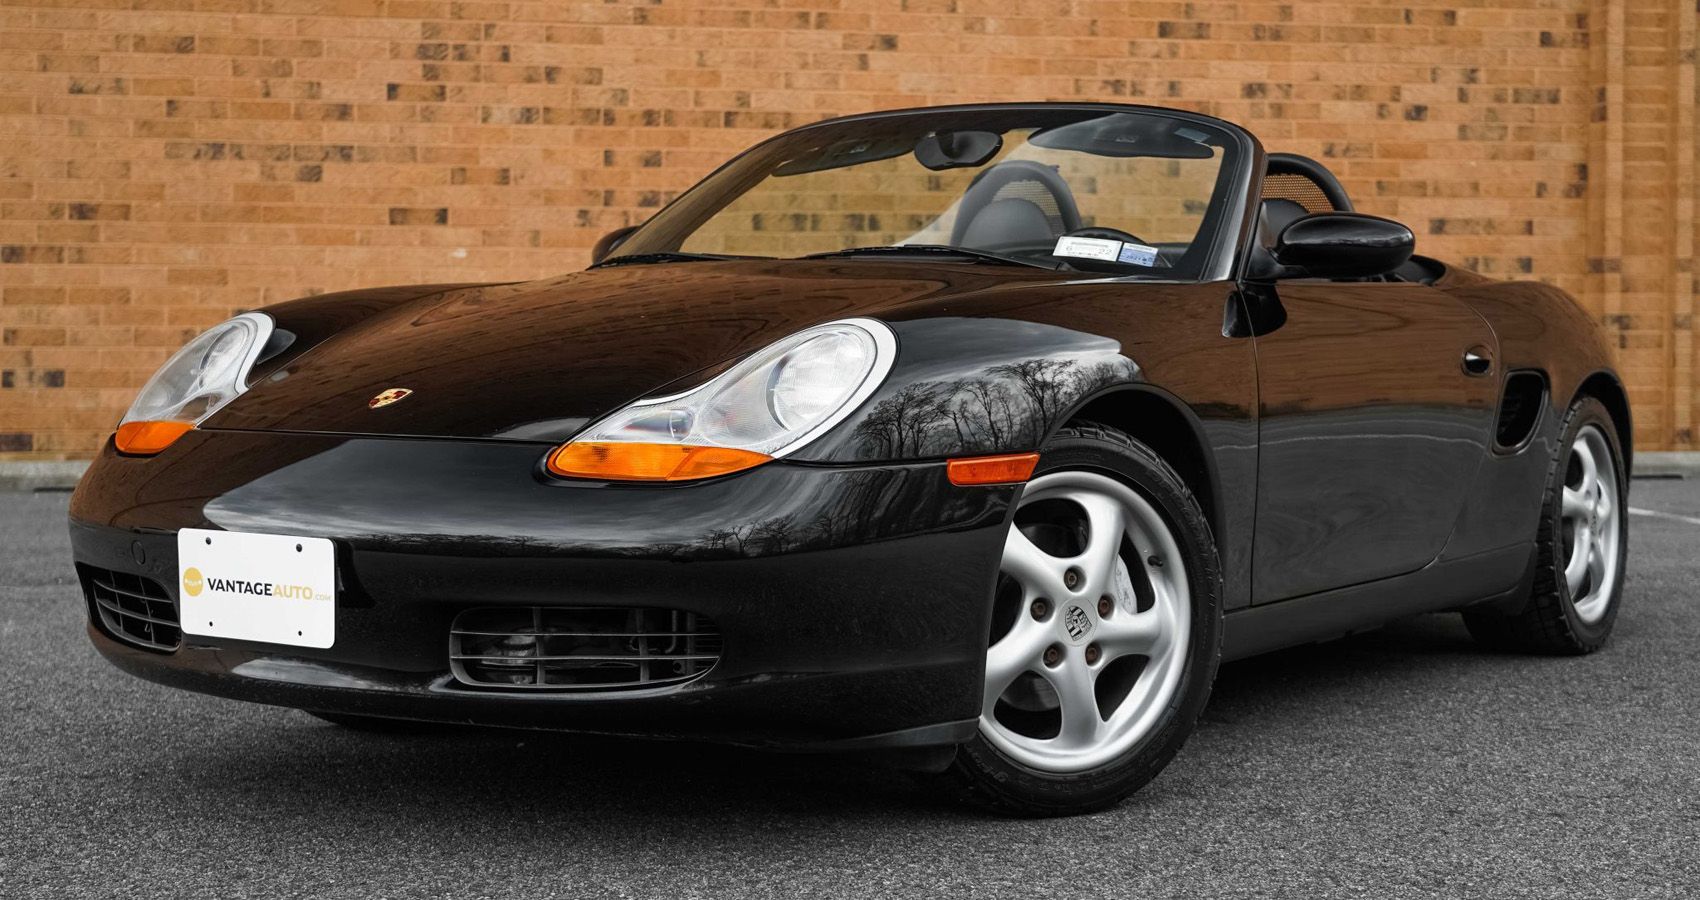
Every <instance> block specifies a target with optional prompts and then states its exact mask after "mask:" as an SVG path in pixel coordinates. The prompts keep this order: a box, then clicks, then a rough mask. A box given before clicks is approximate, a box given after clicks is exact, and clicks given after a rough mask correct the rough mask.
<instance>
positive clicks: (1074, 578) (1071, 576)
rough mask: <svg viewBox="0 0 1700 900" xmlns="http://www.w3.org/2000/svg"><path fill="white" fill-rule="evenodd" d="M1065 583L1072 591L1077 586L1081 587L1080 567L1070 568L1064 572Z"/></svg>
mask: <svg viewBox="0 0 1700 900" xmlns="http://www.w3.org/2000/svg"><path fill="white" fill-rule="evenodd" d="M1063 585H1064V586H1066V587H1067V588H1068V589H1069V590H1071V591H1072V590H1074V589H1075V588H1077V587H1079V586H1080V570H1079V569H1069V570H1068V571H1067V572H1064V573H1063Z"/></svg>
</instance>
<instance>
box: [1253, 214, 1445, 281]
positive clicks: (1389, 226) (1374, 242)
mask: <svg viewBox="0 0 1700 900" xmlns="http://www.w3.org/2000/svg"><path fill="white" fill-rule="evenodd" d="M1416 247H1417V238H1416V235H1413V234H1412V233H1411V229H1409V228H1406V227H1405V226H1404V225H1401V224H1399V223H1398V222H1395V221H1393V220H1391V219H1383V218H1380V217H1378V216H1366V215H1364V214H1362V213H1349V212H1325V213H1314V214H1312V215H1308V216H1305V217H1304V218H1302V219H1296V220H1294V221H1293V223H1292V224H1290V225H1288V226H1287V227H1286V228H1284V229H1282V230H1281V236H1280V237H1278V238H1276V239H1275V248H1274V250H1273V251H1272V252H1273V255H1274V257H1275V262H1276V263H1278V264H1280V266H1281V268H1282V269H1283V270H1284V271H1282V272H1281V273H1280V274H1279V276H1278V277H1282V278H1373V277H1375V276H1377V275H1386V274H1387V273H1388V272H1391V271H1393V270H1394V269H1397V268H1399V267H1400V266H1402V265H1404V264H1405V261H1406V260H1408V259H1410V258H1411V253H1412V252H1413V251H1415V250H1416Z"/></svg>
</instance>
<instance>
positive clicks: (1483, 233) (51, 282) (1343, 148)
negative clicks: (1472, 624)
mask: <svg viewBox="0 0 1700 900" xmlns="http://www.w3.org/2000/svg"><path fill="white" fill-rule="evenodd" d="M1695 19H1696V12H1695V6H1694V3H1693V0H1479V2H1474V3H1471V4H1470V5H1468V6H1467V7H1462V8H1459V7H1452V6H1444V5H1440V4H1425V3H1419V2H1416V0H1405V2H1402V3H1378V2H1351V3H1334V2H1327V3H1312V2H1297V0H1294V2H1191V3H1183V2H1131V3H1130V2H1108V0H1072V2H1067V0H724V2H682V0H681V2H673V0H664V2H639V3H627V2H495V0H492V2H482V0H466V2H455V0H64V2H26V0H0V458H6V457H32V458H54V457H79V456H87V455H89V454H90V453H92V452H93V451H94V450H95V449H96V448H97V447H98V446H99V444H100V442H101V440H103V439H104V437H105V435H106V434H107V433H108V432H109V431H110V429H111V428H112V426H113V425H114V423H115V422H116V419H117V417H118V416H119V414H120V413H121V412H122V410H123V408H124V407H125V406H126V405H127V404H128V402H129V400H130V398H131V395H132V393H133V392H134V390H135V388H136V387H137V386H138V385H139V384H140V382H141V381H142V380H143V379H144V378H145V377H146V376H147V374H148V373H149V372H150V371H151V370H152V369H153V367H154V366H155V365H157V364H158V363H159V362H160V360H162V359H163V358H164V357H165V356H166V355H167V354H168V353H169V352H170V351H171V350H172V349H173V348H175V347H176V346H178V345H179V344H180V343H181V342H182V341H183V340H184V339H185V338H186V337H188V336H189V335H190V334H191V333H192V332H194V331H195V330H196V329H199V328H202V327H205V326H207V325H209V324H212V323H213V322H216V321H218V320H220V319H222V318H224V317H225V316H227V315H229V314H230V313H231V312H232V311H234V310H237V309H242V308H246V307H251V306H255V305H259V304H264V303H270V302H274V301H278V300H283V299H287V298H289V297H293V296H298V295H301V294H305V293H311V292H318V291H327V290H335V289H341V288H349V287H357V286H361V285H378V284H388V283H403V282H422V281H444V280H449V281H477V280H496V279H517V278H528V277H533V276H542V275H546V274H550V273H554V272H560V271H564V270H570V269H574V268H578V267H580V266H582V265H583V264H584V262H585V261H586V256H587V251H588V248H589V246H590V244H591V243H592V242H593V241H594V240H595V239H596V237H597V236H598V235H600V234H601V233H603V232H604V231H607V230H609V229H611V228H614V227H617V226H620V225H624V224H627V223H630V222H635V221H638V220H641V219H642V218H643V217H644V216H646V215H648V214H649V213H650V212H651V211H652V210H654V209H655V208H656V207H657V206H659V205H660V204H662V203H663V202H665V201H666V200H667V199H668V198H669V197H671V196H672V195H673V194H674V193H675V192H676V191H678V190H679V189H681V188H683V187H685V186H687V185H689V184H690V183H691V182H692V181H694V180H696V179H697V178H698V177H700V176H701V175H702V174H704V173H705V172H706V171H708V170H709V169H710V168H711V167H713V166H714V165H716V164H717V163H718V162H720V161H721V160H722V159H723V158H724V157H726V156H727V155H729V154H731V153H733V152H735V151H737V150H739V149H741V148H743V147H745V146H747V145H748V144H750V143H753V142H754V141H756V140H758V139H760V138H762V137H764V136H766V135H768V134H770V133H772V132H773V131H775V130H777V129H782V128H785V127H789V126H792V125H797V124H801V123H804V122H808V121H812V120H815V119H819V118H822V117H826V116H830V115H835V114H841V113H849V112H857V111H863V110H869V109H878V108H889V107H897V106H911V105H918V104H927V103H946V102H961V101H973V100H995V99H1074V98H1087V99H1104V100H1130V101H1135V102H1147V103H1157V104H1165V105H1172V106H1178V107H1183V108H1188V109H1195V110H1200V111H1204V112H1209V113H1214V114H1216V115H1220V116H1224V117H1226V118H1229V119H1233V120H1236V121H1239V122H1242V123H1244V124H1246V125H1248V126H1249V127H1251V128H1252V129H1253V130H1254V131H1256V132H1257V133H1258V134H1259V135H1260V136H1261V137H1262V139H1263V141H1264V143H1265V144H1266V145H1267V146H1268V147H1269V148H1271V149H1275V150H1292V151H1297V152H1300V153H1306V154H1310V155H1314V156H1317V157H1321V158H1324V159H1325V160H1327V161H1328V163H1329V164H1330V165H1331V166H1333V167H1334V168H1335V169H1336V171H1338V172H1339V173H1340V174H1341V176H1342V177H1343V179H1344V180H1345V182H1346V185H1347V188H1348V189H1349V190H1350V191H1351V193H1352V194H1353V196H1354V198H1355V199H1356V200H1357V202H1358V204H1359V206H1360V207H1361V208H1362V209H1364V210H1366V211H1370V212H1376V213H1381V214H1384V215H1389V216H1393V217H1396V218H1400V219H1402V220H1404V221H1406V222H1408V223H1409V224H1411V225H1412V226H1413V227H1414V228H1415V229H1416V231H1417V233H1418V235H1419V244H1420V246H1421V248H1422V250H1423V251H1425V252H1428V253H1431V254H1434V255H1438V256H1442V257H1445V258H1449V259H1453V260H1455V261H1458V262H1462V263H1465V264H1467V265H1470V266H1472V267H1474V268H1477V269H1479V270H1481V271H1483V272H1487V273H1489V274H1493V275H1501V276H1527V277H1534V278H1540V279H1545V280H1548V281H1551V282H1553V283H1556V284H1559V285H1561V286H1563V287H1565V288H1567V289H1569V290H1571V291H1573V292H1575V293H1577V294H1578V295H1579V296H1580V297H1581V298H1582V299H1583V302H1584V303H1585V304H1586V305H1587V306H1588V308H1589V309H1590V310H1592V311H1594V312H1595V313H1597V314H1598V315H1599V316H1600V317H1601V321H1602V322H1603V323H1604V324H1605V325H1606V326H1607V327H1608V328H1609V329H1610V330H1611V332H1612V333H1613V335H1614V337H1615V338H1616V341H1617V344H1618V346H1619V348H1620V351H1619V352H1620V362H1621V364H1622V366H1623V370H1624V372H1625V373H1626V375H1627V377H1628V379H1629V381H1630V387H1631V390H1632V393H1633V395H1634V400H1635V404H1636V411H1637V414H1638V416H1639V419H1638V422H1637V431H1638V439H1639V442H1640V444H1641V446H1642V447H1644V448H1648V449H1653V448H1678V449H1693V448H1695V447H1697V446H1700V436H1697V433H1696V425H1695V422H1696V419H1697V417H1700V392H1697V391H1696V389H1695V388H1696V371H1695V358H1694V357H1695V342H1694V329H1695V322H1694V316H1693V307H1694V303H1693V296H1694V290H1695V279H1696V277H1697V276H1696V272H1695V267H1694V259H1695V257H1696V253H1697V249H1700V247H1697V240H1700V237H1697V234H1696V229H1695V227H1694V223H1693V217H1694V212H1695V208H1696V200H1697V191H1700V183H1697V179H1696V178H1695V167H1696V141H1695V128H1696V125H1695V103H1696V100H1695V48H1696V37H1695Z"/></svg>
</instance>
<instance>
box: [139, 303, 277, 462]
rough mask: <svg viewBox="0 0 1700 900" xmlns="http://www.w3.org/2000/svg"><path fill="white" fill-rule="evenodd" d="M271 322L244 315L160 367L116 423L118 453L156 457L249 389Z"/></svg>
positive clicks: (200, 338) (260, 316)
mask: <svg viewBox="0 0 1700 900" xmlns="http://www.w3.org/2000/svg"><path fill="white" fill-rule="evenodd" d="M271 334H272V319H271V316H268V315H266V314H265V313H243V314H242V315H240V316H237V317H236V318H234V319H231V320H230V321H228V322H225V323H223V324H221V325H215V326H213V327H212V328H210V329H208V330H207V331H205V332H202V333H201V334H200V335H199V336H197V337H196V338H195V339H194V340H192V341H190V342H189V343H187V344H185V345H184V346H183V349H181V350H179V351H177V353H176V354H175V355H173V356H172V357H171V358H170V359H168V360H166V362H165V365H163V366H161V367H160V369H159V371H158V372H155V373H154V376H153V377H152V378H150V379H148V383H147V384H146V385H144V386H143V387H142V392H141V393H140V394H137V395H136V402H134V403H132V404H130V410H129V412H126V413H125V414H124V419H123V421H121V422H120V423H119V425H118V435H117V437H116V439H115V440H116V443H117V445H118V449H119V451H120V452H123V453H135V454H149V453H158V452H159V451H161V450H164V449H165V448H166V447H169V446H171V443H172V442H173V441H175V440H177V439H178V438H179V437H182V436H183V434H184V433H185V432H187V431H188V430H189V429H191V428H194V427H195V426H196V425H199V424H200V423H202V422H204V421H206V419H207V417H208V416H211V415H212V414H213V413H215V412H217V411H218V410H219V408H220V407H222V406H224V405H225V404H226V403H229V402H230V401H231V400H234V399H236V396H237V395H238V394H240V393H242V392H243V391H245V390H247V389H248V371H249V370H250V369H252V368H253V367H254V360H255V359H257V358H258V357H259V355H260V351H261V350H262V349H263V348H264V347H265V346H266V341H267V340H269V339H270V338H271Z"/></svg>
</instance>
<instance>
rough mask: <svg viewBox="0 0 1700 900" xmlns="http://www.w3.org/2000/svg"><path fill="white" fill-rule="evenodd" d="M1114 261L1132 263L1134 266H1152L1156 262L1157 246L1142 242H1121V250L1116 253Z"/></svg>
mask: <svg viewBox="0 0 1700 900" xmlns="http://www.w3.org/2000/svg"><path fill="white" fill-rule="evenodd" d="M1116 262H1124V263H1132V264H1133V265H1136V266H1154V265H1156V264H1157V248H1156V247H1147V246H1145V245H1144V244H1123V245H1122V252H1121V253H1118V254H1116Z"/></svg>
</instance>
